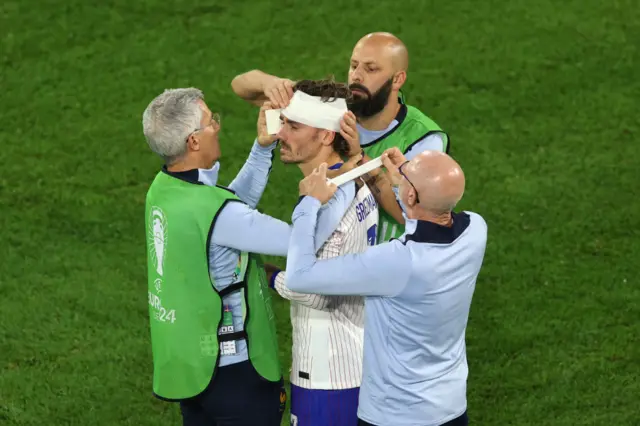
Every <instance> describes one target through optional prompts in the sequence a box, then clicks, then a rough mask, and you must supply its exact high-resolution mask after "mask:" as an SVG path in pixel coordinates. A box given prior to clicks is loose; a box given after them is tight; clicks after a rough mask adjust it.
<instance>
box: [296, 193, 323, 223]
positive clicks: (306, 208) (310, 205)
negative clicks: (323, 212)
mask: <svg viewBox="0 0 640 426" xmlns="http://www.w3.org/2000/svg"><path fill="white" fill-rule="evenodd" d="M320 207H322V203H320V200H318V199H316V198H313V197H311V196H309V195H303V196H301V197H300V198H299V199H298V204H297V205H296V208H295V209H294V210H293V215H292V220H294V221H295V220H296V218H297V217H299V216H304V215H307V214H317V213H318V210H319V209H320Z"/></svg>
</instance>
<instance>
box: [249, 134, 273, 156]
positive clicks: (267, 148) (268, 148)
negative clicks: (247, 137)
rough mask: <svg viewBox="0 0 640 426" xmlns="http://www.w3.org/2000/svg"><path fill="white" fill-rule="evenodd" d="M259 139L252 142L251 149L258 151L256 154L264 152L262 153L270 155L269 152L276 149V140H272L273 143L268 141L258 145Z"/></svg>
mask: <svg viewBox="0 0 640 426" xmlns="http://www.w3.org/2000/svg"><path fill="white" fill-rule="evenodd" d="M260 142H261V141H260V138H259V137H258V138H256V139H255V140H254V141H253V148H254V149H255V150H256V151H258V152H264V153H268V154H271V151H273V150H274V149H276V146H277V145H278V140H277V139H276V140H273V141H269V142H270V143H269V142H267V141H266V140H265V143H260ZM266 143H268V144H266Z"/></svg>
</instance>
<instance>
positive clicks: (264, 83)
mask: <svg viewBox="0 0 640 426" xmlns="http://www.w3.org/2000/svg"><path fill="white" fill-rule="evenodd" d="M258 73H259V74H258V75H257V76H256V78H258V79H259V80H258V81H260V90H261V91H262V92H264V91H265V89H266V88H267V87H269V86H271V85H272V84H273V83H274V82H275V81H276V80H278V77H276V76H274V75H271V74H267V73H266V72H264V71H258Z"/></svg>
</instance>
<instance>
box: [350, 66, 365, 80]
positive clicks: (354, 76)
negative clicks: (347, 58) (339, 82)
mask: <svg viewBox="0 0 640 426" xmlns="http://www.w3.org/2000/svg"><path fill="white" fill-rule="evenodd" d="M349 72H350V73H351V82H352V83H359V84H362V72H361V71H360V66H358V67H357V68H355V69H351V70H350V71H349Z"/></svg>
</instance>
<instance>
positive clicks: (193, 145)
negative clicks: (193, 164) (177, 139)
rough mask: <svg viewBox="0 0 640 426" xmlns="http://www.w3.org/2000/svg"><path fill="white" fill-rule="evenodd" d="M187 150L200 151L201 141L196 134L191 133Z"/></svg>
mask: <svg viewBox="0 0 640 426" xmlns="http://www.w3.org/2000/svg"><path fill="white" fill-rule="evenodd" d="M187 148H188V149H189V151H200V139H199V138H198V135H197V134H195V133H191V134H190V135H189V138H188V139H187Z"/></svg>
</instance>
